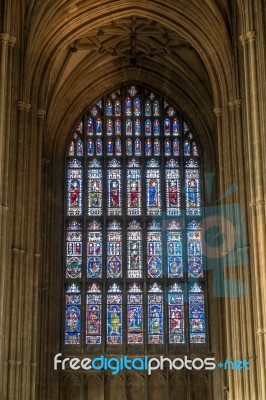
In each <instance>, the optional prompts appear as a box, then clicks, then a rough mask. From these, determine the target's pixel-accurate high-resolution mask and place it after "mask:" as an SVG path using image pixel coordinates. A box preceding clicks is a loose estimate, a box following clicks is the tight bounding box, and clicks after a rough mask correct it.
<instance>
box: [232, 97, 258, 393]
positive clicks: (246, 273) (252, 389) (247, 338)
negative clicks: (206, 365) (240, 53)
mask: <svg viewBox="0 0 266 400" xmlns="http://www.w3.org/2000/svg"><path fill="white" fill-rule="evenodd" d="M234 104H235V121H236V138H237V140H236V146H237V147H236V149H237V159H236V160H237V162H236V167H237V173H238V181H239V182H243V183H245V182H246V171H245V155H246V148H245V143H244V135H243V125H242V119H241V100H240V99H236V100H235V101H234ZM239 203H240V205H241V208H242V212H243V218H244V221H243V222H244V226H245V227H246V228H247V226H248V221H247V204H248V198H247V188H246V185H245V184H244V185H243V186H242V187H240V189H239ZM240 218H241V216H240ZM240 237H242V236H241V235H240ZM242 239H243V240H242V241H241V247H240V248H238V261H239V265H240V267H239V280H240V282H243V284H244V285H245V289H246V293H247V296H243V297H242V298H241V304H240V318H239V322H240V325H241V329H242V339H241V348H242V357H246V356H247V355H249V356H252V357H254V354H255V340H254V335H253V334H252V332H253V331H252V330H250V329H249V324H250V321H252V320H253V312H252V297H253V296H252V287H251V282H250V276H251V271H250V268H251V267H250V264H249V263H248V265H247V266H245V263H246V262H247V261H246V260H245V259H243V254H244V252H248V250H249V247H248V245H249V244H248V242H247V237H244V238H243V237H242ZM236 340H237V338H236ZM252 361H253V360H251V362H252ZM243 380H244V393H245V394H247V396H248V397H250V398H251V397H252V396H255V397H256V398H257V397H258V394H257V386H256V376H255V366H254V362H252V364H251V368H250V371H249V374H245V375H244V378H243ZM244 393H243V397H244Z"/></svg>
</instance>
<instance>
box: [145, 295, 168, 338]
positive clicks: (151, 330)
mask: <svg viewBox="0 0 266 400" xmlns="http://www.w3.org/2000/svg"><path fill="white" fill-rule="evenodd" d="M163 333H164V313H163V294H162V293H153V292H152V293H149V294H148V343H149V344H163V342H164V337H163Z"/></svg>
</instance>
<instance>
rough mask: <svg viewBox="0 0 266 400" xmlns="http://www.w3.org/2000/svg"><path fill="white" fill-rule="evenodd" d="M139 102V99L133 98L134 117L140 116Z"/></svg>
mask: <svg viewBox="0 0 266 400" xmlns="http://www.w3.org/2000/svg"><path fill="white" fill-rule="evenodd" d="M140 105H141V102H140V98H139V97H135V99H134V115H135V117H139V116H140V115H141V107H140Z"/></svg>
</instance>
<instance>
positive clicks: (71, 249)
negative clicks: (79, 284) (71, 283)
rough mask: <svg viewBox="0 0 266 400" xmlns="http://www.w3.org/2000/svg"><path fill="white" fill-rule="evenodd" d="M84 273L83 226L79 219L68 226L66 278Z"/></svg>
mask: <svg viewBox="0 0 266 400" xmlns="http://www.w3.org/2000/svg"><path fill="white" fill-rule="evenodd" d="M81 274H82V226H81V224H80V223H79V222H77V221H71V222H69V224H68V226H67V250H66V278H72V279H75V278H81Z"/></svg>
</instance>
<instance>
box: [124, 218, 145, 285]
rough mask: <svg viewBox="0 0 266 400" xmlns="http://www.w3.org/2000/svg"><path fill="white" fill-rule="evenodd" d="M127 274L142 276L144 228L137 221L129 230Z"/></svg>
mask: <svg viewBox="0 0 266 400" xmlns="http://www.w3.org/2000/svg"><path fill="white" fill-rule="evenodd" d="M127 276H128V278H142V228H141V226H140V224H139V223H138V222H136V221H132V222H131V223H130V224H129V226H128V230H127Z"/></svg>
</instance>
